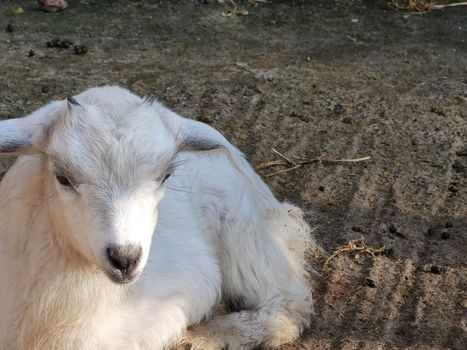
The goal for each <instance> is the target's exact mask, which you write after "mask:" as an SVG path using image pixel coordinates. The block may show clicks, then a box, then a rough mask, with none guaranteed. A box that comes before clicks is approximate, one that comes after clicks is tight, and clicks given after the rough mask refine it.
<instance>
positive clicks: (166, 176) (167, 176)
mask: <svg viewBox="0 0 467 350" xmlns="http://www.w3.org/2000/svg"><path fill="white" fill-rule="evenodd" d="M170 175H172V174H171V173H168V174H166V175H165V176H164V178H163V179H162V183H164V182H165V180H167V179H168V178H169V177H170Z"/></svg>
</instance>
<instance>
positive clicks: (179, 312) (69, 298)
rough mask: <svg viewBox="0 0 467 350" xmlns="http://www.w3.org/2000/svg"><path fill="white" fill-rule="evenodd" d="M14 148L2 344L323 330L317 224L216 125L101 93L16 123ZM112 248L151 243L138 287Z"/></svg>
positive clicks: (3, 241) (3, 142)
mask: <svg viewBox="0 0 467 350" xmlns="http://www.w3.org/2000/svg"><path fill="white" fill-rule="evenodd" d="M0 152H1V153H16V154H20V155H21V156H20V157H19V158H18V160H17V161H16V163H15V165H14V166H13V167H12V168H11V169H10V170H9V172H8V173H7V175H6V176H5V178H4V179H3V181H2V183H1V184H0V276H1V277H2V281H1V283H0V315H1V317H0V344H1V347H2V349H5V350H21V349H27V350H30V349H33V350H76V349H81V350H94V349H102V350H106V349H108V350H123V349H125V350H144V349H147V350H157V349H167V348H170V347H171V346H173V345H174V344H176V343H178V342H184V343H186V344H190V345H191V346H192V347H193V348H196V349H203V350H211V349H216V350H217V349H219V350H220V349H223V348H226V347H229V349H240V350H241V349H253V348H254V347H256V346H258V345H260V344H264V345H266V346H268V347H277V346H279V345H281V344H283V343H286V342H290V341H292V340H294V339H295V338H296V337H298V335H299V334H300V332H301V331H302V329H303V327H305V326H306V325H307V324H308V322H309V316H310V313H311V307H312V303H311V296H310V293H309V290H310V289H309V286H308V285H307V282H306V271H305V258H304V254H305V250H306V249H308V248H309V247H310V246H311V245H312V244H313V241H312V239H311V237H310V230H309V227H308V226H307V224H306V223H305V222H304V221H303V219H302V214H301V211H300V210H299V209H298V208H296V207H293V206H291V205H289V204H287V203H280V202H278V201H277V200H276V199H275V198H274V196H273V195H272V193H271V192H270V190H269V189H268V187H267V186H266V185H265V184H264V182H263V181H262V180H261V179H260V178H259V177H258V176H257V175H256V174H255V172H254V171H253V170H252V168H251V167H250V165H249V164H248V163H247V162H246V160H245V159H244V158H243V156H242V154H241V153H240V152H239V151H238V150H237V149H236V148H235V147H234V146H232V145H231V144H230V143H229V142H228V141H227V140H226V139H225V138H224V137H223V136H222V135H221V134H219V133H218V132H217V131H215V130H214V129H212V128H210V127H209V126H207V125H204V124H202V123H199V122H195V121H192V120H189V119H185V118H182V117H180V116H178V115H177V114H175V113H173V112H171V111H169V110H168V109H166V108H164V107H163V106H161V105H159V104H157V103H154V102H153V101H151V100H144V99H141V98H140V97H138V96H136V95H134V94H132V93H130V92H128V91H127V90H124V89H121V88H118V87H101V88H94V89H90V90H87V91H85V92H83V93H82V94H80V95H77V96H75V97H74V99H73V100H69V101H56V102H52V103H51V104H49V105H47V106H45V107H43V108H41V109H39V110H38V111H36V112H34V113H33V114H31V115H30V116H28V117H25V118H19V119H13V120H8V121H2V122H0ZM170 174H171V176H170V177H169V178H168V179H167V181H165V182H164V180H165V179H166V178H167V176H168V175H170ZM57 176H59V179H60V177H61V178H62V179H63V178H64V177H65V178H66V179H68V181H69V184H65V185H64V184H61V183H59V182H58V181H57V178H56V177H57ZM62 182H63V181H62ZM109 244H119V245H132V246H134V245H138V246H140V247H141V248H142V256H141V259H140V261H139V265H138V267H137V269H136V272H135V274H134V276H132V277H131V280H130V281H123V280H122V279H121V278H120V277H121V276H119V275H118V271H116V270H115V269H114V268H113V267H112V265H111V264H110V263H109V261H108V257H107V256H106V254H105V249H106V247H107V246H109ZM123 282H131V283H123ZM218 303H223V304H224V305H225V308H226V309H227V311H228V313H224V314H215V313H214V314H213V315H212V311H213V310H214V308H215V306H216V305H217V304H218ZM187 329H188V331H187Z"/></svg>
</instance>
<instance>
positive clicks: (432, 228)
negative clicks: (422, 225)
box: [426, 227, 436, 237]
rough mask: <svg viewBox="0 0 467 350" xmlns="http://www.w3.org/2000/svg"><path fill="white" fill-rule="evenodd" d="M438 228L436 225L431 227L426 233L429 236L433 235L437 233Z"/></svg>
mask: <svg viewBox="0 0 467 350" xmlns="http://www.w3.org/2000/svg"><path fill="white" fill-rule="evenodd" d="M435 232H436V230H435V228H434V227H430V228H429V229H428V230H427V231H426V234H427V236H429V237H431V236H433V235H434V234H435Z"/></svg>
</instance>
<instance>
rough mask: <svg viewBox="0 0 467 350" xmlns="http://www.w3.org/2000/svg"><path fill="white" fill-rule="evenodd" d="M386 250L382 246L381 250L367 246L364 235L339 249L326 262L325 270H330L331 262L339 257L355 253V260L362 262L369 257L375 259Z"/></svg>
mask: <svg viewBox="0 0 467 350" xmlns="http://www.w3.org/2000/svg"><path fill="white" fill-rule="evenodd" d="M384 250H385V247H384V246H382V247H381V248H375V247H371V246H369V245H366V243H365V238H364V237H363V235H361V236H360V238H358V239H353V240H351V241H349V242H348V243H347V244H346V245H343V246H341V247H339V248H337V249H336V250H335V251H334V252H333V253H332V254H331V255H330V256H329V257H328V258H327V259H326V261H325V262H324V265H323V270H325V271H326V270H327V269H328V268H329V264H330V263H331V261H332V260H333V259H334V258H336V257H338V256H339V255H343V254H350V253H352V254H354V253H355V260H357V261H362V260H363V259H365V257H367V256H370V257H373V258H374V257H375V256H376V254H381V253H383V252H384Z"/></svg>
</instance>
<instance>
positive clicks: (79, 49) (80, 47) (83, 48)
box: [74, 45, 88, 55]
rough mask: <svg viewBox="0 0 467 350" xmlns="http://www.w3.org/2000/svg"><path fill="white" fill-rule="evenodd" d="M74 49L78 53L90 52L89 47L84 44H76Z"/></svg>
mask: <svg viewBox="0 0 467 350" xmlns="http://www.w3.org/2000/svg"><path fill="white" fill-rule="evenodd" d="M74 50H75V54H76V55H84V54H86V53H87V52H88V48H87V47H86V46H84V45H75V47H74Z"/></svg>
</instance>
